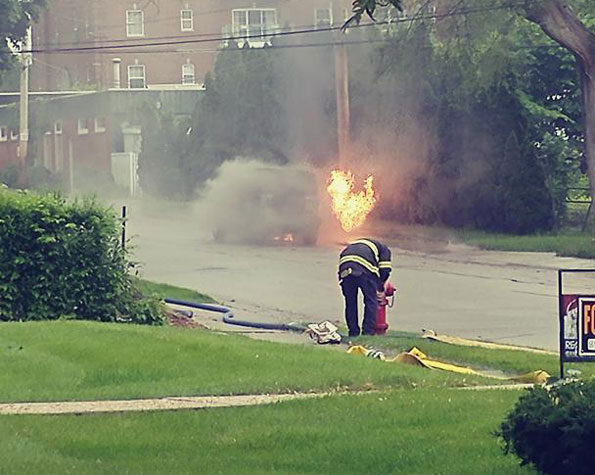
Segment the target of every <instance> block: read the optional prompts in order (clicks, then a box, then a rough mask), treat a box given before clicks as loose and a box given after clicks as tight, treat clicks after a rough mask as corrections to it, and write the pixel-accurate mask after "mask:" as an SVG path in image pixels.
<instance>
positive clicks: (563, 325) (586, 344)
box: [558, 269, 595, 379]
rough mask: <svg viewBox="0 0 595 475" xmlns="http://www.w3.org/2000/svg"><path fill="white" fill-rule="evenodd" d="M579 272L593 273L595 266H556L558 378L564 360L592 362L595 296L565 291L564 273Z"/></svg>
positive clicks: (561, 374)
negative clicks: (588, 267) (558, 345)
mask: <svg viewBox="0 0 595 475" xmlns="http://www.w3.org/2000/svg"><path fill="white" fill-rule="evenodd" d="M578 273H591V274H595V269H558V317H559V323H560V378H561V379H564V363H565V362H571V361H574V362H587V361H595V295H581V294H565V293H564V287H563V278H564V274H578Z"/></svg>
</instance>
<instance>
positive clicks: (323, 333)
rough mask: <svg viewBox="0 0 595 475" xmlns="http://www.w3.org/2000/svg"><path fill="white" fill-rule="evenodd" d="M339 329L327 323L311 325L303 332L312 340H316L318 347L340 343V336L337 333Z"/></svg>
mask: <svg viewBox="0 0 595 475" xmlns="http://www.w3.org/2000/svg"><path fill="white" fill-rule="evenodd" d="M338 329H339V328H338V327H337V326H335V325H333V324H332V323H331V322H329V321H324V322H322V323H311V324H310V325H308V329H307V330H306V331H305V333H306V335H308V336H309V337H310V338H311V339H312V340H316V343H318V344H319V345H326V344H327V343H330V344H338V343H341V335H339V333H338V332H337V330H338Z"/></svg>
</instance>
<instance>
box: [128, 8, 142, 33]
mask: <svg viewBox="0 0 595 475" xmlns="http://www.w3.org/2000/svg"><path fill="white" fill-rule="evenodd" d="M139 13H140V30H141V32H140V33H134V32H131V31H130V30H131V28H132V27H133V26H135V25H137V23H136V22H133V21H131V18H130V17H131V16H132V14H139ZM126 36H127V37H128V38H134V37H140V36H145V12H143V11H142V10H126Z"/></svg>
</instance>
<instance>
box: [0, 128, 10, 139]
mask: <svg viewBox="0 0 595 475" xmlns="http://www.w3.org/2000/svg"><path fill="white" fill-rule="evenodd" d="M7 140H8V127H0V142H6V141H7Z"/></svg>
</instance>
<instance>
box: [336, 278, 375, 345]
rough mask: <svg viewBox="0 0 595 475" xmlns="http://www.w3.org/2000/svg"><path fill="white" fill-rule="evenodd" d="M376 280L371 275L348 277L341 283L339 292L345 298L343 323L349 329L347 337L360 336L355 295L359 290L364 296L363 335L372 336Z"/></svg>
mask: <svg viewBox="0 0 595 475" xmlns="http://www.w3.org/2000/svg"><path fill="white" fill-rule="evenodd" d="M377 287H378V281H377V278H376V277H374V276H372V275H366V274H363V275H359V276H354V275H349V276H347V277H345V278H344V279H343V281H342V282H341V290H342V291H343V296H344V297H345V321H346V322H347V328H349V336H357V335H359V334H360V327H359V322H358V315H357V294H358V289H361V291H362V294H364V321H363V324H362V327H363V333H364V334H368V335H373V334H374V331H375V330H376V314H377V312H378V297H377V296H376V289H377Z"/></svg>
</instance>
